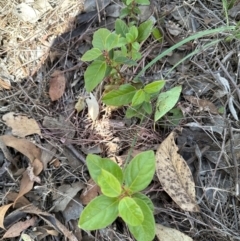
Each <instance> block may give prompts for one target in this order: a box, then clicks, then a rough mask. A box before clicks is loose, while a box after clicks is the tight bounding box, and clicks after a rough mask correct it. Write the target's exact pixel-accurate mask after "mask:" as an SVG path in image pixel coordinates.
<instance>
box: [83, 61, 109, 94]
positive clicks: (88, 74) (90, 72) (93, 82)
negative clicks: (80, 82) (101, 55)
mask: <svg viewBox="0 0 240 241" xmlns="http://www.w3.org/2000/svg"><path fill="white" fill-rule="evenodd" d="M106 69H107V64H106V62H103V61H101V60H95V61H94V62H92V63H91V64H90V65H89V66H88V68H87V70H86V71H85V73H84V81H85V88H86V90H87V92H91V91H92V90H93V89H94V88H95V87H96V86H97V85H98V84H99V83H100V82H101V81H102V80H103V78H104V76H105V72H106Z"/></svg>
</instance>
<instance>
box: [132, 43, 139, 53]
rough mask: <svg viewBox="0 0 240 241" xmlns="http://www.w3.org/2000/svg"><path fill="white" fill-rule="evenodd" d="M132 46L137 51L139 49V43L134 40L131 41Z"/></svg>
mask: <svg viewBox="0 0 240 241" xmlns="http://www.w3.org/2000/svg"><path fill="white" fill-rule="evenodd" d="M132 48H133V49H135V50H137V51H139V49H140V44H139V43H138V42H134V43H132Z"/></svg>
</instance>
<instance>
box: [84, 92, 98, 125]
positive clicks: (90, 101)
mask: <svg viewBox="0 0 240 241" xmlns="http://www.w3.org/2000/svg"><path fill="white" fill-rule="evenodd" d="M86 102H87V106H88V115H89V116H90V118H91V119H92V120H93V121H95V120H96V119H97V117H98V114H99V105H98V102H97V100H96V98H95V96H94V95H93V94H92V93H90V97H89V98H87V99H86Z"/></svg>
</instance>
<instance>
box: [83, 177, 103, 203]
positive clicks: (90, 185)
mask: <svg viewBox="0 0 240 241" xmlns="http://www.w3.org/2000/svg"><path fill="white" fill-rule="evenodd" d="M100 192H101V190H100V187H99V186H98V185H97V184H96V183H95V182H94V181H93V180H92V179H90V180H89V181H88V182H87V186H86V187H85V188H84V190H83V192H82V194H81V195H80V200H81V203H82V204H83V205H87V204H88V203H90V202H91V201H92V200H93V199H94V198H95V197H97V196H98V195H99V194H100Z"/></svg>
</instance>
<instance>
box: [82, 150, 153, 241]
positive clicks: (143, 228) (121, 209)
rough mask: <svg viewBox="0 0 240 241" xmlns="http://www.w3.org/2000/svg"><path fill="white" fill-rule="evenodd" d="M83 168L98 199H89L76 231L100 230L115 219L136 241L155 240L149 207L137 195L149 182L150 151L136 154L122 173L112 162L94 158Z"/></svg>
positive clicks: (150, 178) (150, 177)
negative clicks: (99, 192)
mask: <svg viewBox="0 0 240 241" xmlns="http://www.w3.org/2000/svg"><path fill="white" fill-rule="evenodd" d="M87 167H88V170H89V173H90V175H91V177H92V179H93V180H94V181H95V182H96V183H97V185H98V186H99V187H100V188H101V192H102V195H100V196H98V197H96V198H95V199H93V200H92V201H91V202H90V203H89V204H88V205H87V207H86V208H85V209H84V210H83V212H82V213H81V216H80V219H79V223H78V225H79V227H80V228H81V229H83V230H96V229H102V228H105V227H107V226H108V225H110V224H111V223H112V222H114V221H115V219H116V218H117V217H118V216H119V217H121V218H122V219H123V220H124V221H125V222H126V224H127V226H128V228H129V230H130V232H131V233H132V235H133V236H134V237H135V239H136V240H138V241H151V240H153V238H154V236H155V221H154V216H153V208H154V207H153V204H152V202H151V200H150V199H149V198H148V197H147V196H146V195H144V194H142V193H140V191H142V190H143V189H145V188H146V187H147V186H148V185H149V183H150V182H151V181H152V178H153V175H154V172H155V156H154V152H153V151H145V152H142V153H140V154H138V155H137V156H136V157H134V158H133V159H132V161H131V162H130V163H129V164H128V165H127V166H126V168H124V170H122V169H121V168H120V167H119V166H118V165H117V164H116V163H115V162H113V161H112V160H110V159H108V158H101V157H99V156H97V155H92V154H90V155H88V156H87Z"/></svg>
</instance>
